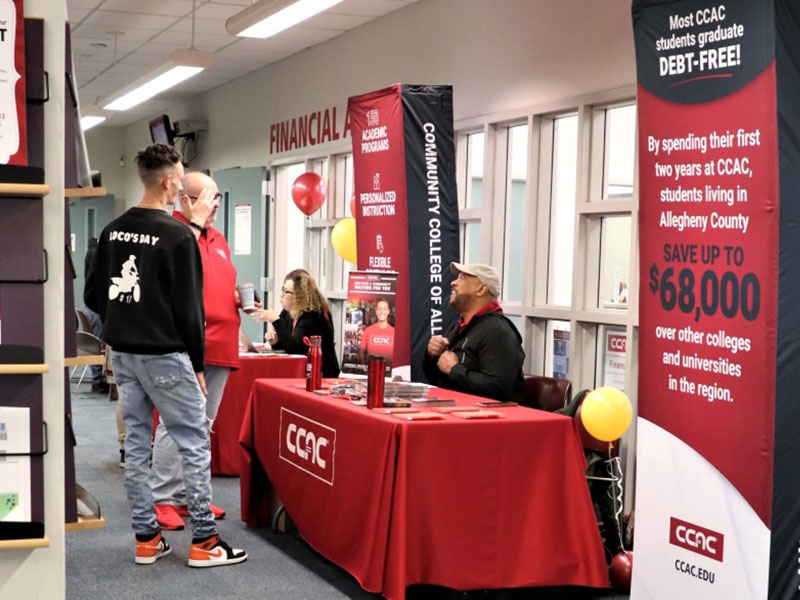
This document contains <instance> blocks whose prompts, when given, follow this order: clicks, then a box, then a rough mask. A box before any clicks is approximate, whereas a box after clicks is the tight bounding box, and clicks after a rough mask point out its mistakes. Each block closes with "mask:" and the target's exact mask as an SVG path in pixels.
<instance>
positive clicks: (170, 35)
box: [148, 29, 236, 52]
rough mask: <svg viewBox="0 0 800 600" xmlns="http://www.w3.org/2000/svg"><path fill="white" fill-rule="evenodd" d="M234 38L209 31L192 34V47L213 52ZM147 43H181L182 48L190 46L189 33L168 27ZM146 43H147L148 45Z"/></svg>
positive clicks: (190, 38)
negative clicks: (168, 28)
mask: <svg viewBox="0 0 800 600" xmlns="http://www.w3.org/2000/svg"><path fill="white" fill-rule="evenodd" d="M235 39H236V38H234V37H232V36H230V35H212V34H210V33H203V34H198V33H195V36H194V47H195V48H197V49H198V50H207V51H210V52H214V51H215V50H219V49H221V48H224V47H225V46H227V45H229V44H231V43H233V42H234V41H235ZM149 44H182V46H183V47H184V48H191V46H192V36H191V33H188V32H185V31H175V30H174V29H170V30H168V31H165V32H164V33H161V34H159V35H157V36H156V37H154V38H153V40H152V42H149ZM149 44H148V45H149Z"/></svg>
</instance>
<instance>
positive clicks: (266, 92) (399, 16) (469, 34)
mask: <svg viewBox="0 0 800 600" xmlns="http://www.w3.org/2000/svg"><path fill="white" fill-rule="evenodd" d="M398 82H403V83H451V84H453V86H454V112H455V119H456V121H463V120H465V119H469V118H471V117H477V116H482V115H489V114H497V113H505V112H513V111H515V110H519V109H522V108H524V107H528V106H532V105H542V104H547V103H551V102H554V101H557V100H560V99H565V98H571V97H575V96H580V95H582V94H586V93H589V92H595V91H599V90H606V89H613V88H617V87H622V86H627V85H632V84H634V83H635V62H634V54H633V34H632V27H631V20H630V4H629V3H628V2H621V1H620V0H588V1H587V0H421V1H420V2H419V3H416V4H412V5H409V6H407V7H406V8H403V9H401V10H398V11H396V12H393V13H391V14H389V15H387V16H385V17H383V18H380V19H378V20H376V21H372V22H370V23H367V24H366V25H363V26H361V27H358V28H356V29H354V30H351V31H349V32H347V33H345V34H343V35H341V36H339V37H337V38H334V39H332V40H329V41H327V42H325V43H323V44H320V45H319V46H315V47H313V48H310V49H309V50H306V51H304V52H301V53H300V54H297V55H294V56H292V57H289V58H287V59H285V60H283V61H281V62H279V63H276V64H273V65H270V66H268V67H266V68H264V69H261V70H260V71H257V72H254V73H251V74H249V75H246V76H244V77H242V78H240V79H238V80H236V81H234V82H230V83H228V84H225V85H224V86H221V87H219V88H216V89H214V90H211V91H210V92H208V93H206V94H203V95H201V96H199V97H197V98H193V99H192V100H191V101H188V102H182V103H179V104H176V105H174V106H173V107H171V108H170V109H169V110H168V111H166V112H167V114H168V115H169V117H170V118H171V119H173V120H175V119H180V118H186V117H193V118H201V119H206V120H207V121H208V123H209V130H208V132H207V133H205V134H204V136H203V140H202V147H201V152H200V156H199V158H198V159H197V160H196V161H195V162H194V163H192V167H193V168H212V169H217V168H225V167H232V166H255V165H263V164H268V163H269V161H270V159H271V158H273V157H270V156H269V154H268V153H269V125H270V124H271V123H274V122H276V121H281V120H285V119H290V118H292V117H295V116H299V115H303V114H306V113H309V112H311V111H314V110H319V109H324V108H327V107H330V106H336V107H337V109H338V115H337V116H338V118H339V120H341V119H343V113H344V110H345V108H346V104H347V97H348V96H351V95H356V94H360V93H364V92H369V91H371V90H374V89H378V88H380V87H384V86H386V85H391V84H393V83H398ZM148 120H149V119H147V120H142V121H140V122H138V123H135V124H133V125H130V126H128V127H126V128H124V129H122V130H121V132H120V131H119V130H117V131H115V133H114V134H113V135H109V134H106V133H103V129H104V128H103V127H102V126H100V127H96V128H95V129H93V130H91V131H90V132H88V133H87V145H88V146H89V153H90V161H91V164H92V168H97V166H96V165H97V164H99V163H100V162H102V161H104V160H105V159H106V158H107V157H110V158H116V159H118V158H119V155H125V156H126V157H127V159H128V160H127V166H126V167H125V168H124V169H123V170H122V171H123V172H122V173H119V169H114V168H112V173H111V174H110V176H109V175H108V174H107V173H106V172H105V171H104V172H103V181H104V183H105V185H106V187H108V188H109V191H110V192H112V193H114V194H115V195H118V196H120V197H123V198H125V200H126V202H127V205H128V206H130V205H132V204H135V203H136V202H138V200H139V196H140V194H141V188H140V185H139V182H138V178H137V177H136V169H135V165H134V164H133V156H134V155H135V153H136V151H137V150H139V149H140V148H142V147H143V146H145V145H147V144H148V143H149V129H148V126H147V121H148ZM106 129H108V128H106ZM120 133H121V135H120ZM113 142H116V143H117V146H116V150H117V151H116V152H112V147H113V145H114V144H113ZM347 143H348V144H349V140H348V141H347ZM333 145H335V146H336V147H337V148H339V147H342V146H344V145H343V144H342V143H341V141H340V142H334V143H333V144H329V145H328V146H333ZM345 147H346V146H345ZM326 149H327V148H325V147H324V146H317V147H316V149H315V150H316V151H320V150H323V151H324V150H326Z"/></svg>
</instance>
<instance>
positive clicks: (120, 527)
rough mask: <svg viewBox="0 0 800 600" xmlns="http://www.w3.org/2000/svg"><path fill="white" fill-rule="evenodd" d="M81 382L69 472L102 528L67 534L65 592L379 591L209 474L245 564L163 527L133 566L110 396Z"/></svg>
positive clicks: (581, 594) (557, 593)
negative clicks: (195, 553) (166, 547)
mask: <svg viewBox="0 0 800 600" xmlns="http://www.w3.org/2000/svg"><path fill="white" fill-rule="evenodd" d="M89 389H90V385H89V384H86V383H84V384H82V385H81V389H80V390H79V391H78V393H76V394H73V396H72V420H73V426H74V429H75V436H76V439H77V446H76V447H75V472H76V479H77V481H78V483H80V484H81V485H83V487H85V488H86V489H87V490H88V491H89V492H90V493H91V494H92V495H93V496H94V497H95V498H96V499H97V500H98V502H99V504H100V507H101V512H102V516H103V518H104V519H105V521H106V526H105V528H103V529H97V530H89V531H75V532H69V533H67V538H66V546H67V551H66V554H67V559H66V561H67V565H66V574H67V599H68V600H128V599H130V600H133V599H136V600H139V599H141V598H169V599H170V600H212V599H214V600H217V599H219V600H222V599H235V600H250V599H253V600H255V599H272V598H275V599H281V600H283V599H287V600H293V599H298V600H305V599H309V600H313V599H316V598H319V599H325V600H332V599H336V598H355V599H377V598H381V596H380V595H377V594H370V593H367V592H365V591H364V590H362V589H361V587H360V586H359V585H358V582H357V581H356V580H355V579H354V578H353V577H352V576H351V575H349V574H348V573H347V572H345V571H344V570H342V569H340V568H339V567H337V566H336V565H334V564H333V563H331V562H329V561H328V560H326V559H324V558H323V557H321V556H320V555H318V554H317V553H315V552H314V551H313V550H312V549H311V548H309V547H308V546H307V545H306V544H305V543H304V542H303V541H302V540H301V539H300V538H299V536H297V535H296V534H282V535H279V534H275V533H273V532H272V531H271V530H270V529H268V528H263V529H253V528H247V527H245V525H244V523H243V522H242V521H241V520H240V510H239V480H238V479H237V478H230V477H214V478H213V494H214V503H215V504H217V505H219V506H221V507H223V508H224V509H225V510H226V511H227V515H226V517H225V518H224V519H222V520H220V521H219V522H218V525H219V530H220V535H221V537H222V538H223V539H224V540H225V541H227V542H228V543H229V544H231V545H232V546H234V547H236V548H244V549H246V550H247V553H248V555H249V557H248V560H247V561H246V562H244V563H242V564H239V565H233V566H230V567H218V568H214V569H191V568H189V567H188V566H187V565H186V557H187V555H188V552H189V544H190V542H191V532H190V530H189V529H184V530H183V531H168V532H165V537H166V539H167V540H168V541H169V543H170V545H171V546H172V548H173V551H172V554H171V555H169V556H166V557H164V558H162V559H160V560H159V561H158V562H156V563H155V564H154V565H149V566H143V565H136V564H135V563H134V562H133V553H134V536H133V532H132V530H131V528H130V511H129V509H128V504H127V501H126V499H125V492H124V488H123V484H122V478H123V469H121V468H120V467H119V465H118V462H119V447H118V444H117V441H116V440H117V430H116V421H115V410H116V403H115V402H109V401H108V398H107V396H105V395H102V394H97V393H91V392H90V391H89ZM407 597H408V598H409V600H415V599H422V598H425V599H427V598H431V599H435V598H442V599H445V600H451V599H453V600H455V599H459V600H461V599H464V600H473V599H477V598H480V599H487V600H490V599H491V600H505V599H515V600H516V599H520V600H521V599H523V598H524V599H528V598H530V599H534V600H573V599H574V600H595V599H599V598H603V599H604V600H623V599H625V598H627V596H624V595H620V594H616V593H613V592H611V591H606V590H589V589H583V588H535V589H534V588H528V589H516V590H500V591H474V592H467V593H463V592H455V591H452V590H448V589H444V588H438V587H434V586H412V587H410V588H409V589H408V594H407Z"/></svg>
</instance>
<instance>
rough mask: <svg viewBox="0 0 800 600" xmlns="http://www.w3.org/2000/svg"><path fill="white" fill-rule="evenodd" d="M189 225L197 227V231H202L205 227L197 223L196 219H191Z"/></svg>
mask: <svg viewBox="0 0 800 600" xmlns="http://www.w3.org/2000/svg"><path fill="white" fill-rule="evenodd" d="M189 227H194V228H195V229H197V231H200V232H202V231H203V228H202V227H201V226H200V225H198V224H197V223H195V222H194V221H189Z"/></svg>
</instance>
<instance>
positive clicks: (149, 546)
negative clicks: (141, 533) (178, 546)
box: [134, 531, 172, 565]
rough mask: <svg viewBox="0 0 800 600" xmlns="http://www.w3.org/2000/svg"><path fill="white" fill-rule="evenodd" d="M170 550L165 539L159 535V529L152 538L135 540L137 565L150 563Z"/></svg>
mask: <svg viewBox="0 0 800 600" xmlns="http://www.w3.org/2000/svg"><path fill="white" fill-rule="evenodd" d="M170 552H172V548H170V547H169V544H168V543H167V540H165V539H164V538H163V537H161V532H160V531H159V532H158V533H157V534H156V535H155V537H154V538H152V539H150V540H147V541H144V542H142V541H139V540H138V539H137V540H136V558H135V559H134V560H135V561H136V564H137V565H152V564H153V563H154V562H156V561H157V560H158V559H159V558H161V557H162V556H166V555H167V554H169V553H170Z"/></svg>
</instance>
